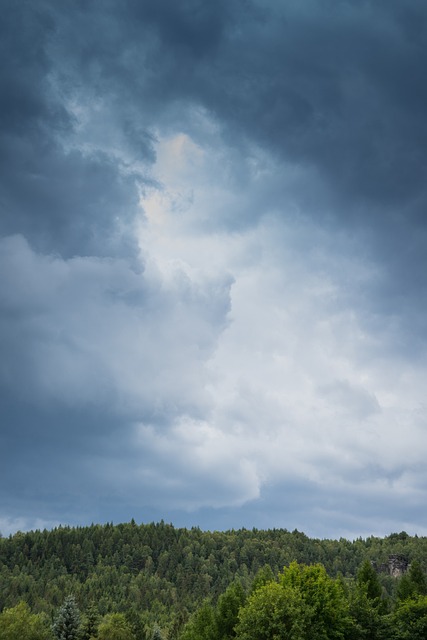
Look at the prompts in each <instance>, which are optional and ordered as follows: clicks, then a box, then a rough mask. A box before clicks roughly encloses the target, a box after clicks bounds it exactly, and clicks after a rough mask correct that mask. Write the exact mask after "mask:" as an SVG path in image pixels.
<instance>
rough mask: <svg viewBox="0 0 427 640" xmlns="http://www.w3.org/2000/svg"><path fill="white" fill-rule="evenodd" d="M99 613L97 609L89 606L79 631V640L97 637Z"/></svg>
mask: <svg viewBox="0 0 427 640" xmlns="http://www.w3.org/2000/svg"><path fill="white" fill-rule="evenodd" d="M98 626H99V613H98V609H97V608H96V607H95V606H94V605H91V606H90V607H89V608H88V610H87V611H86V614H85V616H84V617H83V621H82V624H81V629H80V640H90V639H91V638H96V636H97V635H98Z"/></svg>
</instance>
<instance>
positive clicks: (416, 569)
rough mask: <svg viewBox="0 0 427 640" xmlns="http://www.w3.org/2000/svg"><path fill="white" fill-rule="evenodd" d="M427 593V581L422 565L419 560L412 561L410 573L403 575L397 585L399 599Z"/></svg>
mask: <svg viewBox="0 0 427 640" xmlns="http://www.w3.org/2000/svg"><path fill="white" fill-rule="evenodd" d="M424 595H427V582H426V578H425V575H424V573H423V572H422V569H421V565H420V563H419V562H418V561H417V560H414V562H412V563H411V566H410V568H409V571H408V573H406V574H405V575H403V576H402V577H401V578H400V580H399V583H398V586H397V597H398V599H399V600H408V599H409V598H415V597H417V596H424Z"/></svg>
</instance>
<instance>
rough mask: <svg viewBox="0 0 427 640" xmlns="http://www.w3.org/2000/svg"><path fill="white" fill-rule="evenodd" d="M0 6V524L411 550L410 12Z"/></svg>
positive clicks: (417, 230)
mask: <svg viewBox="0 0 427 640" xmlns="http://www.w3.org/2000/svg"><path fill="white" fill-rule="evenodd" d="M2 15H3V20H2V24H1V25H0V30H1V36H0V42H1V45H0V46H1V53H2V60H3V64H2V66H1V69H0V80H1V85H2V97H1V99H0V168H1V171H0V273H1V275H2V284H1V287H0V329H1V330H0V345H1V362H0V403H1V415H2V417H1V430H0V458H1V465H0V469H1V483H0V486H1V489H0V530H1V531H2V532H3V533H9V532H10V531H14V530H16V529H18V528H21V529H25V528H29V527H43V526H52V525H53V524H55V523H59V522H62V523H70V524H82V523H90V522H92V521H106V520H108V521H111V520H113V521H115V522H117V521H119V520H129V519H131V518H132V517H134V518H135V519H136V520H139V521H146V520H152V519H160V518H163V519H165V520H172V521H173V522H174V523H176V524H180V525H201V526H205V527H210V528H224V527H239V526H249V527H252V526H257V527H269V526H284V527H287V528H289V529H294V528H295V527H297V528H298V529H302V530H304V531H306V532H307V533H308V534H312V535H319V536H332V537H337V536H338V537H339V536H340V535H346V536H349V537H352V536H358V535H369V534H371V533H375V534H381V535H383V534H387V533H390V532H391V531H392V530H402V529H406V530H407V531H409V532H412V533H425V532H426V531H427V521H426V519H425V513H424V509H423V496H424V495H425V486H426V482H427V476H426V472H425V466H424V465H423V461H424V459H425V454H426V449H427V434H426V427H427V425H426V406H425V388H426V382H427V380H426V378H427V365H426V363H427V360H426V355H427V353H426V346H427V332H426V325H425V322H424V318H425V312H426V304H427V290H426V276H425V274H426V273H427V219H426V214H425V210H426V204H427V191H426V184H427V181H426V167H427V119H426V116H425V114H426V113H427V89H426V86H425V82H424V69H425V67H426V63H427V60H426V56H427V54H426V50H425V46H424V45H425V40H426V36H427V33H426V29H427V9H426V8H425V6H424V4H423V3H422V2H420V1H418V0H410V1H408V2H404V3H403V2H399V1H398V0H395V1H391V2H387V3H385V2H379V3H378V2H377V3H373V2H370V1H369V0H363V1H361V2H360V1H358V2H356V1H354V2H353V1H351V0H349V1H341V0H326V1H325V2H324V3H322V4H321V5H320V4H319V3H318V2H314V1H312V0H302V1H301V0H300V1H299V2H287V3H280V2H278V1H277V0H263V1H262V2H261V0H259V1H255V0H253V1H252V0H229V1H228V2H222V1H220V2H216V3H208V2H206V1H205V0H185V1H183V2H180V3H176V2H173V1H172V0H157V1H156V2H152V1H151V0H144V1H143V2H136V1H134V0H127V1H126V2H123V3H116V2H113V1H107V2H104V3H102V7H101V6H100V5H99V3H97V2H84V3H83V2H75V3H73V4H72V5H67V6H65V5H62V4H58V3H55V2H52V1H50V0H42V1H41V2H38V3H31V2H21V3H19V5H17V4H16V3H14V2H11V1H9V0H4V1H3V2H2Z"/></svg>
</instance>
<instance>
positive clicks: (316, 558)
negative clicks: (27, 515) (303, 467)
mask: <svg viewBox="0 0 427 640" xmlns="http://www.w3.org/2000/svg"><path fill="white" fill-rule="evenodd" d="M392 555H393V556H398V557H402V558H403V559H404V561H405V562H406V563H411V564H412V566H415V567H418V569H419V571H420V572H421V574H422V575H424V574H425V572H426V570H427V567H426V560H427V538H418V537H411V536H408V535H407V534H406V533H405V532H402V533H400V534H392V535H390V536H388V537H386V538H377V537H370V538H367V539H366V540H364V539H359V540H356V541H354V542H350V541H348V540H344V539H341V540H318V539H310V538H308V537H307V536H306V535H304V534H303V533H301V532H298V531H293V532H289V531H287V530H284V529H273V530H268V531H260V530H256V529H253V530H245V529H243V530H238V531H228V532H203V531H201V530H200V529H198V528H193V529H190V530H189V529H179V528H175V527H173V526H172V525H168V524H165V523H163V522H161V523H158V524H154V523H153V524H148V525H137V524H136V523H135V522H134V521H132V522H131V523H129V524H120V525H116V526H114V525H112V524H107V525H103V526H101V525H92V526H90V527H58V528H56V529H54V530H52V531H34V532H30V533H17V534H15V535H13V536H10V537H9V538H0V611H4V614H6V613H7V611H6V610H8V611H9V612H10V611H11V610H13V609H14V607H16V606H17V605H19V603H26V604H27V605H28V609H27V613H29V612H30V613H31V615H36V614H41V615H42V617H43V615H44V616H45V618H44V619H45V620H49V621H50V622H52V621H53V620H54V618H55V616H56V615H57V613H58V611H59V609H60V608H61V606H63V603H64V601H65V600H66V598H67V596H68V595H69V594H72V595H73V597H74V598H75V601H76V606H77V608H78V609H79V611H80V613H81V616H82V619H85V616H86V617H87V616H88V615H89V612H90V611H92V613H93V612H95V613H96V616H99V619H100V620H104V619H105V617H106V616H117V615H119V616H123V619H124V620H126V623H127V624H129V625H130V627H131V629H132V633H133V634H134V636H135V637H136V638H138V639H139V638H141V639H142V640H144V639H145V638H147V637H149V636H150V633H151V632H152V630H153V629H155V628H156V629H160V630H161V633H162V634H163V636H164V637H167V638H169V640H175V639H176V638H179V637H181V636H182V635H183V634H184V633H189V631H188V629H191V624H193V621H194V615H198V614H197V613H195V612H198V611H200V609H201V610H202V611H204V609H203V607H205V608H206V607H207V606H209V607H211V608H212V610H211V613H212V611H213V610H215V608H216V607H218V606H219V603H220V602H221V598H223V597H224V594H225V593H227V589H228V588H230V585H233V584H236V581H237V583H238V584H239V585H240V587H241V589H242V593H244V594H245V598H246V597H247V595H248V594H250V593H251V590H253V588H254V580H255V582H256V579H258V578H256V577H257V576H259V575H260V572H261V574H262V572H263V571H265V567H266V566H268V567H269V571H271V576H272V577H273V580H275V581H277V576H278V575H279V574H280V572H283V568H284V567H289V566H290V565H291V563H292V562H293V561H296V562H297V563H299V565H298V566H300V565H301V566H303V565H315V564H318V565H322V567H324V570H325V575H327V576H328V579H331V580H335V579H338V580H339V581H340V583H342V584H343V585H344V586H345V588H346V589H350V587H351V585H353V584H356V581H357V575H358V571H359V570H360V567H361V566H362V565H363V563H364V561H368V564H369V566H370V567H372V565H374V566H376V567H378V568H382V569H383V571H382V572H381V571H380V572H379V573H377V572H375V571H374V573H375V576H377V580H378V584H379V585H380V587H381V593H382V596H381V598H382V601H387V603H388V604H387V612H386V613H384V615H391V612H392V611H394V610H395V603H396V602H403V600H402V598H400V599H399V598H398V595H397V594H398V590H399V584H400V583H401V582H402V580H403V578H400V579H395V578H393V577H392V576H390V575H389V573H388V572H387V567H388V561H389V558H390V556H392ZM406 578H407V576H406ZM418 595H420V596H421V595H422V594H418ZM20 606H21V607H22V606H24V605H22V604H21V605H20ZM239 606H241V605H239ZM2 615H3V614H2ZM9 615H10V613H9ZM381 615H383V614H381ZM214 617H215V616H214ZM217 617H218V616H217ZM116 621H117V618H116ZM156 625H158V627H156ZM189 625H190V626H189ZM212 628H214V627H212ZM212 633H214V634H216V635H215V638H214V637H213V636H212V638H209V640H217V636H218V633H217V632H216V631H215V632H212ZM260 637H261V636H260ZM295 637H296V636H295ZM319 637H320V636H319ZM366 637H370V636H366ZM0 638H1V636H0ZM207 640H208V639H207Z"/></svg>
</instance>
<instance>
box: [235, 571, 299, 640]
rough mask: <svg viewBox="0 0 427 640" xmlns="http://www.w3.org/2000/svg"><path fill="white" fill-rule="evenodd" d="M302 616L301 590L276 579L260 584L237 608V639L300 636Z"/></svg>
mask: <svg viewBox="0 0 427 640" xmlns="http://www.w3.org/2000/svg"><path fill="white" fill-rule="evenodd" d="M303 629H304V620H303V603H302V597H301V594H300V593H299V592H298V591H297V590H296V589H292V588H290V587H285V586H284V585H283V584H278V583H277V582H270V583H268V584H266V585H264V586H261V587H260V588H259V589H258V590H257V591H255V592H254V593H253V594H252V595H251V596H250V597H249V599H248V602H247V604H246V605H245V606H244V607H243V608H242V609H241V610H240V614H239V623H238V625H237V627H236V635H237V638H238V640H276V638H283V639H285V638H286V640H302V639H303V638H304V637H305V636H304V635H303Z"/></svg>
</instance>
